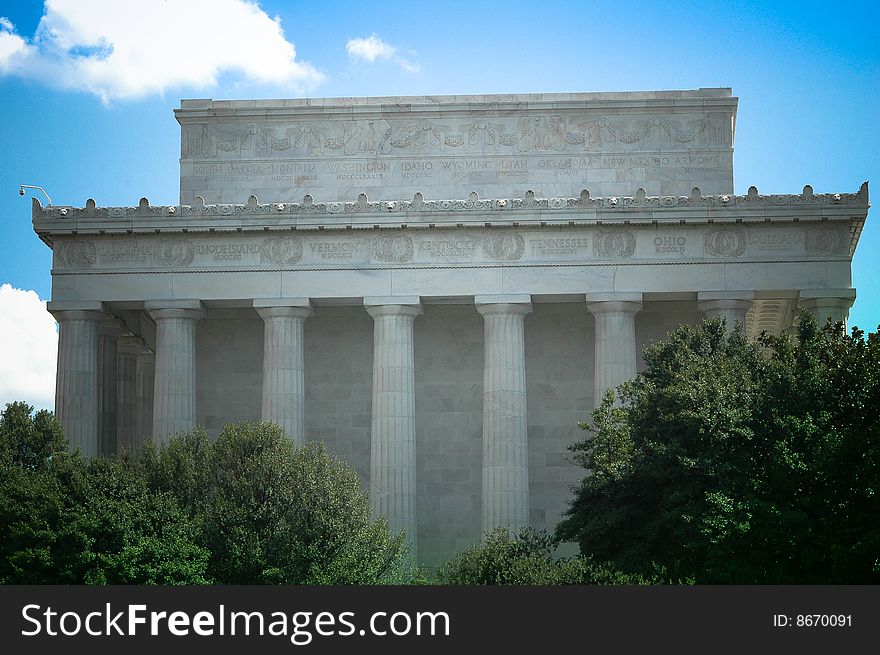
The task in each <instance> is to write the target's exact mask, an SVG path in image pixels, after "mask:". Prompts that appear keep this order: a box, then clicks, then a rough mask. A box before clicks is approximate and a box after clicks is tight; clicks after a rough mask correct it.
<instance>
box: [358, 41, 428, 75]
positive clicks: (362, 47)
mask: <svg viewBox="0 0 880 655" xmlns="http://www.w3.org/2000/svg"><path fill="white" fill-rule="evenodd" d="M345 51H346V52H347V53H348V56H349V57H351V58H352V59H363V60H364V61H366V62H370V63H372V62H374V61H376V60H377V59H384V60H388V59H392V58H393V59H394V61H395V62H396V63H397V65H398V66H400V67H401V68H402V69H403V70H405V71H407V72H408V73H418V72H419V70H420V68H419V65H418V64H417V63H415V62H412V61H409V60H408V59H404V58H403V57H401V56H400V54H399V50H398V48H397V47H396V46H393V45H391V44H390V43H386V42H385V41H383V40H382V39H381V38H380V37H379V35H378V34H376V33H375V32H374V33H373V34H371V35H370V36H368V37H358V38H356V39H349V40H348V42H347V43H346V44H345ZM411 54H415V53H411Z"/></svg>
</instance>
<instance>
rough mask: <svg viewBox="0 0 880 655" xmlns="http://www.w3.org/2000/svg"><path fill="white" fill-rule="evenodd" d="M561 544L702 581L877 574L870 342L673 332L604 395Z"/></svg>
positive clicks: (819, 335)
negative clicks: (630, 377) (636, 372)
mask: <svg viewBox="0 0 880 655" xmlns="http://www.w3.org/2000/svg"><path fill="white" fill-rule="evenodd" d="M592 419H593V420H592V423H591V424H583V425H582V426H581V427H582V428H583V429H585V430H586V431H587V433H588V436H587V437H586V438H585V439H584V440H583V441H581V442H579V443H576V444H574V446H573V447H572V450H573V451H574V453H575V456H576V457H577V459H578V460H579V462H580V463H581V464H582V465H583V466H584V467H585V468H587V469H589V471H590V472H589V473H588V475H587V476H586V477H585V478H584V479H583V481H582V483H581V485H580V486H579V488H578V489H577V490H576V493H575V497H574V499H573V501H572V503H571V506H570V508H569V510H568V512H567V514H566V518H565V519H564V520H563V521H562V522H561V523H560V525H559V526H558V529H557V537H558V538H560V539H565V540H572V541H576V542H578V543H579V544H580V548H581V552H582V553H584V554H589V555H593V556H595V557H597V558H599V559H602V560H609V561H611V562H613V563H614V564H615V565H616V566H618V567H621V568H623V569H626V570H635V571H643V572H647V571H648V570H649V568H650V567H651V566H652V563H654V562H656V563H658V564H660V565H662V566H664V567H665V568H666V569H667V570H668V571H669V573H670V574H671V575H672V576H673V577H693V578H694V579H695V580H696V581H697V582H705V583H797V582H804V583H807V582H811V583H859V582H874V583H876V582H880V526H878V522H877V517H878V516H880V496H878V483H880V338H878V335H877V334H876V333H872V334H869V335H868V336H867V337H865V335H864V333H863V332H861V331H860V330H858V329H856V328H853V330H852V333H851V334H846V333H844V331H843V329H842V326H841V325H840V324H837V325H834V324H832V323H828V324H827V325H825V326H823V327H821V328H820V327H818V326H817V325H816V323H815V322H814V320H813V319H812V318H811V317H810V315H809V314H808V313H806V312H804V313H803V314H802V315H801V319H800V324H799V329H798V337H797V339H796V340H794V341H793V340H791V339H790V338H789V337H787V336H782V337H772V336H766V335H765V336H763V337H762V338H761V339H760V340H759V342H757V343H756V342H750V341H749V340H747V339H746V338H745V337H744V335H743V333H742V330H741V328H737V329H736V330H734V331H732V332H726V331H725V329H724V325H723V323H722V322H721V321H719V320H715V321H706V322H704V323H703V324H701V325H699V326H682V327H680V328H679V329H677V330H676V331H674V332H673V333H671V334H670V336H669V338H668V339H667V340H666V341H664V342H661V343H658V344H656V345H653V346H651V347H650V348H648V349H646V351H645V370H644V371H643V372H642V373H640V374H639V375H637V376H636V377H635V378H634V379H633V380H631V381H630V382H628V383H626V384H625V385H623V386H622V387H621V388H620V390H619V397H618V398H617V402H615V396H614V394H613V393H609V394H608V395H606V397H605V399H604V401H603V403H602V404H601V406H600V407H599V408H598V409H596V410H595V411H594V412H593V414H592Z"/></svg>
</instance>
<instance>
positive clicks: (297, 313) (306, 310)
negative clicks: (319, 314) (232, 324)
mask: <svg viewBox="0 0 880 655" xmlns="http://www.w3.org/2000/svg"><path fill="white" fill-rule="evenodd" d="M254 309H255V310H256V312H257V314H259V315H260V318H262V319H263V320H266V319H267V318H275V317H278V316H289V317H291V318H308V317H309V316H311V315H312V314H314V313H315V312H314V310H313V309H312V302H311V300H310V299H309V298H255V299H254Z"/></svg>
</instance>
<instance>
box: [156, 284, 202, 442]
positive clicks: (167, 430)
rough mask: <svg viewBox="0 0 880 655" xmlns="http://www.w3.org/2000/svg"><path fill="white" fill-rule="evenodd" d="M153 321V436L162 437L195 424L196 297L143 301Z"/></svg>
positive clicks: (163, 438) (197, 309)
mask: <svg viewBox="0 0 880 655" xmlns="http://www.w3.org/2000/svg"><path fill="white" fill-rule="evenodd" d="M145 308H146V310H147V311H148V312H149V314H150V316H152V317H153V320H154V321H156V376H155V383H154V388H153V437H154V438H155V439H157V440H159V441H165V440H166V439H168V436H169V435H171V434H174V433H176V432H182V431H186V430H192V429H193V427H195V424H196V321H198V320H199V319H200V318H201V317H202V309H201V303H200V302H199V301H198V300H166V301H151V302H148V303H146V306H145Z"/></svg>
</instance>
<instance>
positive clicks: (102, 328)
mask: <svg viewBox="0 0 880 655" xmlns="http://www.w3.org/2000/svg"><path fill="white" fill-rule="evenodd" d="M123 334H125V329H124V326H123V324H122V321H120V320H118V319H115V318H111V317H105V318H104V320H103V321H101V324H100V325H99V326H98V337H99V339H100V343H101V347H100V350H99V351H98V364H99V366H100V370H101V390H100V392H99V394H98V410H99V416H100V426H101V428H100V435H101V436H100V441H99V444H98V452H99V454H101V455H108V456H109V455H115V454H116V421H117V410H118V407H117V404H118V398H117V393H116V385H117V379H116V377H117V375H116V374H117V371H116V367H117V364H118V362H117V361H116V360H117V344H118V342H119V338H120V337H121V336H122V335H123Z"/></svg>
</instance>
